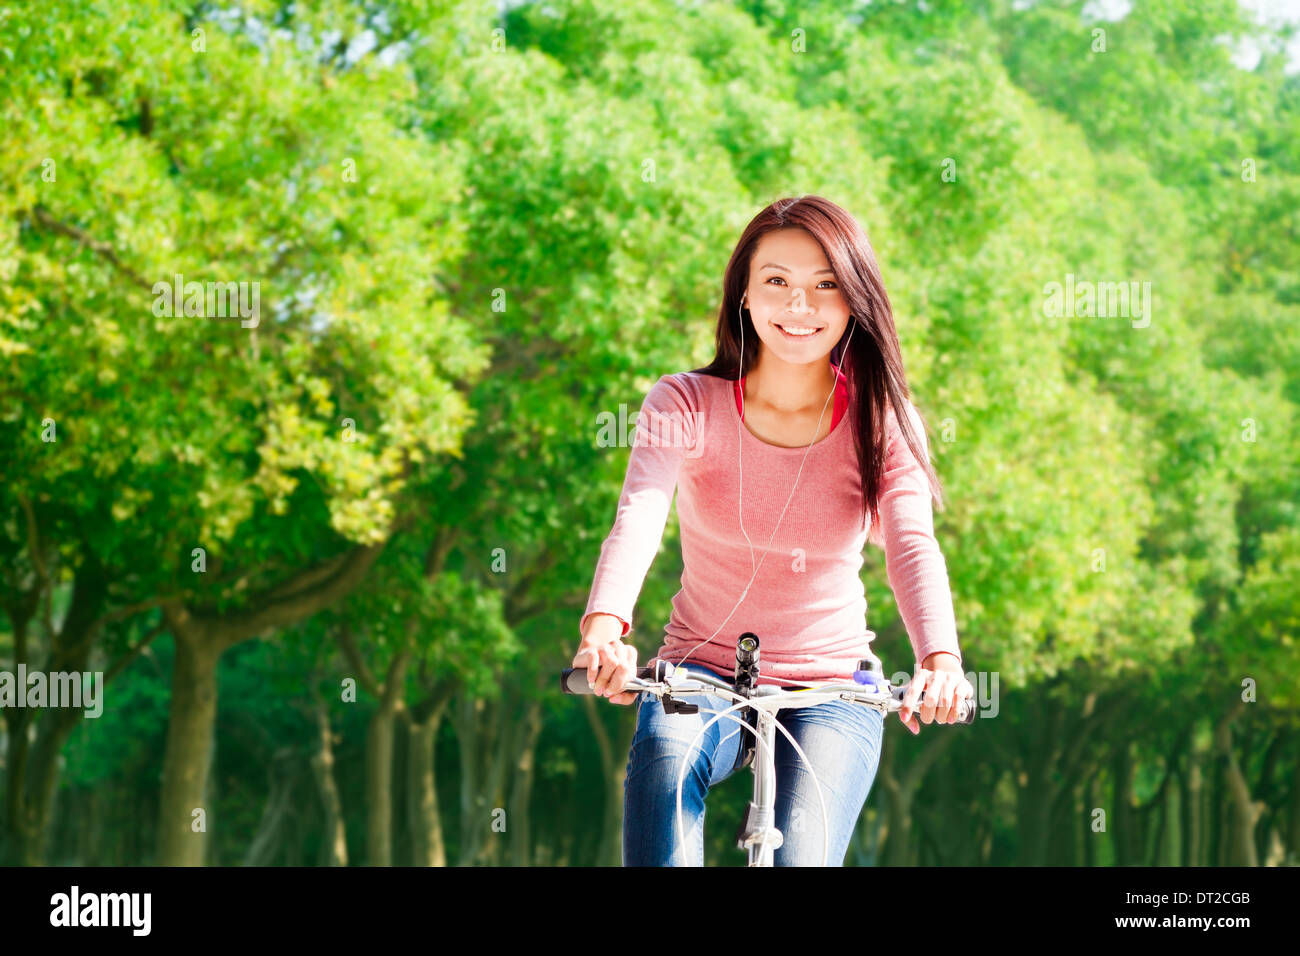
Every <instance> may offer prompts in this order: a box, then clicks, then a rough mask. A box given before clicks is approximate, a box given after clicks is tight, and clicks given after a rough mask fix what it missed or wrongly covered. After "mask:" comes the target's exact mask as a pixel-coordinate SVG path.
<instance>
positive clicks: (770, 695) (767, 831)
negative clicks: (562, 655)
mask: <svg viewBox="0 0 1300 956" xmlns="http://www.w3.org/2000/svg"><path fill="white" fill-rule="evenodd" d="M675 669H676V668H675V666H674V664H673V662H671V661H662V660H660V661H655V663H654V666H653V667H639V668H637V675H636V677H634V678H631V679H629V680H628V681H627V682H626V683H624V685H623V689H624V690H626V691H638V692H641V693H646V694H650V695H651V696H652V697H654V698H656V699H657V700H659V701H660V703H661V704H662V705H663V708H664V713H667V714H694V713H698V712H699V709H700V708H699V706H698V705H696V704H690V703H686V702H685V701H681V700H677V699H675V696H674V695H676V696H677V697H684V696H687V695H691V694H704V695H707V696H711V697H717V698H719V699H721V700H722V701H724V702H726V703H728V705H729V706H728V707H727V708H726V709H725V710H721V711H718V712H717V713H716V714H714V715H713V717H711V718H710V719H709V721H708V723H706V724H705V725H704V726H703V727H701V728H700V730H699V731H698V732H697V733H696V735H695V737H694V738H693V739H692V740H691V743H690V745H689V746H688V747H687V748H686V750H687V754H688V756H689V754H691V753H692V752H693V751H694V749H695V745H696V742H697V741H698V740H700V738H701V737H703V735H704V733H705V731H707V730H708V729H709V728H710V727H711V726H713V724H714V723H716V722H717V721H718V720H720V719H721V718H723V717H729V718H730V719H732V720H734V721H736V722H737V723H739V724H740V725H741V728H742V733H743V734H744V737H743V738H742V743H741V746H740V754H741V755H740V756H738V761H737V768H736V769H743V768H745V767H747V766H752V768H753V773H754V798H753V799H752V800H750V802H749V807H748V809H747V810H746V811H745V819H744V820H743V821H742V822H741V824H740V828H739V829H738V830H737V831H736V839H737V841H738V846H739V848H740V849H742V850H746V851H747V853H748V865H749V866H773V865H774V864H773V859H774V855H775V853H776V850H777V848H778V847H780V846H781V844H782V843H783V842H784V839H785V838H784V836H783V835H782V833H781V831H780V830H779V829H777V827H776V826H774V825H773V821H774V817H775V814H776V806H775V804H776V766H775V759H774V755H773V746H774V744H775V740H776V737H775V731H777V730H779V731H781V733H782V734H784V735H785V738H786V739H787V740H789V741H790V745H791V746H792V747H793V748H794V750H795V753H797V754H798V755H799V758H800V759H801V760H803V762H804V764H805V765H806V766H807V767H808V774H809V776H811V777H812V780H813V783H814V785H815V786H816V787H817V799H818V800H819V801H820V802H821V811H822V866H826V865H827V863H828V857H829V855H830V837H829V825H828V824H829V821H828V819H827V813H826V800H825V797H824V796H823V795H822V792H821V784H820V783H819V782H818V780H817V774H816V773H815V772H814V771H813V768H812V763H811V762H810V761H809V760H808V758H807V757H806V756H805V755H804V752H803V749H802V748H801V747H800V746H799V745H798V743H796V742H795V739H794V737H793V736H792V735H791V734H790V732H789V731H788V730H786V728H785V727H783V726H781V724H780V723H778V722H777V720H776V713H777V711H779V710H782V709H786V708H798V707H812V706H815V705H817V704H821V703H824V702H826V701H829V700H846V701H849V702H850V703H857V704H862V705H863V706H866V707H874V708H875V709H877V710H879V711H881V712H882V713H884V714H885V715H889V714H891V713H894V712H896V711H897V710H898V709H899V708H900V707H901V706H902V702H903V697H904V695H905V694H906V692H907V687H906V686H899V687H893V686H892V685H891V684H890V683H889V681H888V680H887V679H886V678H885V676H884V674H882V673H880V672H879V671H874V670H871V669H870V662H869V661H867V660H860V661H858V669H857V670H855V671H854V672H853V681H854V683H852V684H849V683H827V684H821V685H817V686H815V687H796V688H790V687H774V686H772V685H765V686H762V687H760V686H758V675H759V640H758V636H757V635H756V634H754V633H753V632H750V631H747V632H745V633H744V634H742V635H741V636H740V640H738V641H737V642H736V676H735V686H734V687H733V686H732V685H730V684H728V683H726V682H725V681H724V680H722V679H721V678H719V677H713V676H706V675H702V674H697V675H693V676H683V677H677V676H674V671H675ZM686 673H687V672H686V671H685V670H683V674H686ZM868 686H870V688H871V689H870V690H868V689H867V687H868ZM560 687H561V689H562V690H563V691H564V693H566V694H590V693H591V687H590V685H589V684H588V683H587V668H585V667H566V668H564V669H563V670H561V671H560ZM921 699H922V700H924V694H922V697H921ZM736 710H743V712H744V713H743V716H736V715H735V714H734V713H732V712H733V711H736ZM976 714H977V710H976V707H975V702H974V701H973V700H971V699H967V698H961V699H959V700H958V705H957V723H959V724H971V723H974V721H975V717H976ZM755 723H757V727H755V726H754V724H755ZM756 755H761V759H758V760H755V756H756ZM686 767H687V760H686V759H683V760H682V768H681V772H680V773H679V774H678V776H677V819H676V822H677V833H678V838H679V840H680V839H682V834H683V832H684V827H683V826H682V784H683V782H684V781H685V779H686Z"/></svg>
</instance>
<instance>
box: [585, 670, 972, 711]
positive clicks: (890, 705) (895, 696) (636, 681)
mask: <svg viewBox="0 0 1300 956" xmlns="http://www.w3.org/2000/svg"><path fill="white" fill-rule="evenodd" d="M675 680H682V681H696V682H698V681H699V677H698V675H690V674H688V673H687V672H686V671H682V672H680V674H673V675H671V676H669V677H668V678H667V679H666V680H665V681H664V682H663V683H665V684H667V685H669V686H668V690H667V691H666V692H665V695H671V693H672V683H673V682H674V681H675ZM653 682H654V668H653V667H638V668H637V670H636V677H635V678H631V679H629V680H628V681H626V682H625V683H624V685H623V690H624V691H632V692H634V693H637V692H645V691H646V690H647V688H646V687H645V686H644V685H648V684H652V683H653ZM885 686H887V687H888V688H889V697H888V698H887V699H886V700H885V701H884V704H885V706H884V709H885V710H887V711H888V712H890V713H893V712H895V711H897V710H898V709H899V708H900V707H902V704H903V696H904V695H905V694H906V693H907V687H906V686H901V687H894V686H892V685H885ZM560 689H561V690H562V691H563V692H564V693H566V694H590V693H592V690H591V685H590V684H588V683H587V668H585V667H566V668H564V669H563V670H562V671H560ZM758 690H759V693H758V694H757V695H755V698H754V699H755V700H756V701H761V700H762V699H763V698H764V697H770V696H773V695H779V694H782V693H789V694H797V693H800V692H801V691H804V690H805V688H797V689H796V690H793V691H780V690H774V689H771V685H770V684H769V685H765V686H761V687H759V688H758ZM806 690H807V691H808V692H809V693H813V694H815V693H817V692H818V691H822V690H825V691H832V690H834V691H837V692H838V693H839V694H851V693H852V692H853V691H858V692H859V693H860V695H861V696H859V697H858V698H857V701H858V702H860V703H863V704H867V705H869V706H874V704H873V703H872V701H873V698H874V699H877V700H878V699H879V698H880V697H881V696H882V694H881V693H880V692H879V691H877V692H875V693H872V692H871V691H870V690H869V689H868V687H867V686H866V685H863V684H850V683H848V682H840V683H834V682H828V683H827V684H826V685H825V686H824V687H810V688H806ZM687 693H689V694H701V693H702V694H715V695H717V696H722V695H718V694H717V691H716V690H714V689H712V688H710V687H708V686H707V685H705V686H704V687H703V688H702V689H700V690H690V691H688V692H687ZM683 696H685V695H683ZM924 700H925V694H924V692H922V694H921V697H920V701H924ZM919 708H920V702H919V701H918V704H917V709H918V710H919ZM978 713H979V711H978V708H976V707H975V701H974V700H973V699H961V700H959V701H958V704H957V720H956V721H955V722H956V723H958V724H973V723H974V722H975V717H976V716H977V714H978Z"/></svg>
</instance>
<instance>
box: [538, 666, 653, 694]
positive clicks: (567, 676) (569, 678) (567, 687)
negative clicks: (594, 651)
mask: <svg viewBox="0 0 1300 956" xmlns="http://www.w3.org/2000/svg"><path fill="white" fill-rule="evenodd" d="M636 676H637V677H638V678H640V679H641V680H653V679H654V668H651V667H638V668H637V669H636ZM560 690H562V691H564V693H566V694H590V693H591V685H590V684H588V683H587V668H585V667H566V668H564V670H562V671H560Z"/></svg>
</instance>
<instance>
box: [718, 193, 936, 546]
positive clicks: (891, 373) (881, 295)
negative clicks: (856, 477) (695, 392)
mask: <svg viewBox="0 0 1300 956" xmlns="http://www.w3.org/2000/svg"><path fill="white" fill-rule="evenodd" d="M791 228H797V229H805V230H807V231H808V232H809V233H810V234H811V235H812V237H813V238H814V239H816V240H817V242H818V243H820V244H821V247H822V250H823V251H824V252H825V254H826V258H827V259H828V260H829V261H830V265H831V269H832V270H834V272H835V281H836V282H838V283H839V286H840V289H841V290H842V291H843V293H844V298H845V301H846V302H847V303H848V306H849V323H850V324H849V325H846V326H845V327H844V334H843V335H842V336H840V340H839V342H837V343H836V345H835V347H834V348H833V349H832V350H831V354H830V360H831V362H832V364H837V363H839V361H840V357H841V354H842V353H843V350H844V347H845V342H846V341H848V354H847V355H844V356H843V365H842V366H841V367H842V368H843V370H844V376H845V378H846V379H847V382H848V390H849V407H848V414H849V415H850V420H849V421H850V426H851V427H852V429H853V445H854V448H855V449H856V450H857V455H858V462H859V464H860V466H861V470H862V523H863V525H864V526H865V525H866V520H867V514H868V513H870V514H871V515H872V521H871V529H870V535H871V536H872V537H873V538H875V536H876V535H878V533H879V517H878V515H877V503H878V501H879V496H880V485H881V482H882V480H883V477H884V471H885V452H886V447H885V437H886V436H885V421H886V411H885V410H886V408H887V407H892V408H894V409H895V417H896V418H897V419H898V426H899V428H900V429H901V430H902V434H903V437H904V438H905V439H906V440H907V445H908V448H910V449H911V451H912V456H913V457H914V458H915V459H916V460H917V461H918V462H919V463H920V464H921V467H922V468H923V469H924V470H925V475H926V478H927V480H928V481H929V484H930V493H931V494H932V495H933V497H934V501H935V503H936V504H937V505H938V506H939V508H941V509H942V507H943V489H942V488H941V487H940V485H939V477H938V475H936V474H935V472H934V468H932V467H931V466H930V463H929V461H928V460H927V459H926V456H925V454H924V450H923V446H922V445H921V443H920V441H919V440H918V438H917V436H916V434H915V432H914V431H913V429H912V424H911V421H910V420H909V416H908V415H906V414H904V413H903V412H902V409H903V408H904V407H905V404H904V403H905V400H907V399H909V397H910V392H909V391H908V388H907V376H906V374H905V373H904V371H903V358H902V353H901V350H900V349H899V346H898V332H897V331H896V330H895V329H894V313H893V310H892V309H891V308H890V305H889V296H888V295H886V294H885V284H884V282H882V281H881V278H880V269H879V268H878V267H877V265H876V254H875V252H874V250H872V248H871V242H870V240H868V239H867V234H866V233H865V232H863V230H862V227H861V226H860V225H858V222H857V220H856V219H854V218H853V216H851V215H850V214H849V213H848V212H846V211H845V210H844V209H842V208H840V207H839V206H837V205H835V203H833V202H831V201H830V200H829V199H825V198H823V197H821V196H799V197H797V198H792V199H778V200H777V201H776V202H774V203H772V204H771V205H770V206H768V207H767V208H766V209H764V210H763V211H762V212H760V213H759V214H758V215H757V216H755V217H754V218H753V219H752V220H751V221H750V223H749V225H748V226H746V227H745V231H744V232H743V233H742V234H741V236H740V241H739V242H737V243H736V248H735V250H734V251H733V252H732V254H731V261H730V262H728V263H727V271H726V274H725V275H724V276H723V280H722V286H723V292H722V306H721V308H720V309H719V311H718V331H717V354H716V355H715V356H714V359H713V361H712V362H710V363H709V364H708V365H706V366H704V367H703V368H698V369H694V371H695V372H699V373H702V374H704V375H716V376H718V377H720V378H727V379H731V380H732V381H735V379H736V378H737V376H738V373H739V358H740V324H739V323H740V321H741V320H740V315H741V314H742V311H743V316H744V323H745V368H746V369H753V368H754V367H755V366H756V365H757V363H758V354H759V349H760V347H761V345H762V343H761V341H760V340H759V337H758V332H757V331H756V330H755V329H754V322H753V319H752V318H751V317H750V314H749V309H744V310H741V309H740V298H741V295H742V294H743V293H744V291H745V289H746V287H747V286H748V285H749V269H750V264H751V262H752V261H753V258H754V252H755V250H756V249H757V248H758V241H759V240H760V239H761V238H762V237H763V236H764V235H766V234H767V233H769V232H771V231H773V230H775V229H791ZM852 323H857V326H858V328H860V329H861V330H862V331H861V333H856V332H855V333H854V335H853V338H852V340H851V341H849V332H850V331H852ZM886 403H888V405H886ZM917 414H918V417H919V416H920V412H919V410H918V412H917ZM921 424H922V426H923V427H924V426H925V419H924V418H921ZM877 540H878V539H877Z"/></svg>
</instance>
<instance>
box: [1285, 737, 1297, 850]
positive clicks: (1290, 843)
mask: <svg viewBox="0 0 1300 956" xmlns="http://www.w3.org/2000/svg"><path fill="white" fill-rule="evenodd" d="M1286 854H1287V859H1288V860H1292V861H1295V862H1300V760H1297V761H1296V766H1295V771H1294V773H1292V775H1291V809H1290V813H1289V819H1288V821H1287V828H1286Z"/></svg>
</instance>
